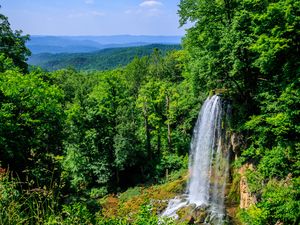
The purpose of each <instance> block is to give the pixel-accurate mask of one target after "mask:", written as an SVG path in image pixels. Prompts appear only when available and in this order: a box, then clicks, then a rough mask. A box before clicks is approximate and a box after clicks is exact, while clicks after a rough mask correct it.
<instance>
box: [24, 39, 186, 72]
mask: <svg viewBox="0 0 300 225" xmlns="http://www.w3.org/2000/svg"><path fill="white" fill-rule="evenodd" d="M154 49H159V50H160V51H161V53H162V54H163V55H165V54H166V52H168V51H172V50H179V49H181V46H180V45H163V44H151V45H147V46H140V47H126V48H109V49H103V50H101V51H97V52H92V53H60V54H49V53H42V54H36V55H32V56H31V57H30V58H29V60H28V63H29V64H30V65H34V66H40V67H42V68H43V69H45V70H48V71H54V70H58V69H62V68H66V67H72V68H75V69H76V70H109V69H114V68H116V67H118V66H121V67H122V66H125V65H127V64H128V63H129V62H131V61H132V60H133V59H134V58H135V57H142V56H148V55H150V54H151V53H152V52H153V50H154Z"/></svg>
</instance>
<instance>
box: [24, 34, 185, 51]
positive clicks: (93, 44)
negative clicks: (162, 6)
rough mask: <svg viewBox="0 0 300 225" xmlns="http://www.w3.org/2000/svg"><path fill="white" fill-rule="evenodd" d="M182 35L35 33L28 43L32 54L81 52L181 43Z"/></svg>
mask: <svg viewBox="0 0 300 225" xmlns="http://www.w3.org/2000/svg"><path fill="white" fill-rule="evenodd" d="M180 42H181V36H147V35H141V36H138V35H137V36H135V35H113V36H39V35H33V36H31V37H30V41H28V43H27V47H28V48H29V49H30V50H31V52H32V54H39V53H81V52H93V51H98V50H101V49H106V48H120V47H133V46H143V45H149V44H180Z"/></svg>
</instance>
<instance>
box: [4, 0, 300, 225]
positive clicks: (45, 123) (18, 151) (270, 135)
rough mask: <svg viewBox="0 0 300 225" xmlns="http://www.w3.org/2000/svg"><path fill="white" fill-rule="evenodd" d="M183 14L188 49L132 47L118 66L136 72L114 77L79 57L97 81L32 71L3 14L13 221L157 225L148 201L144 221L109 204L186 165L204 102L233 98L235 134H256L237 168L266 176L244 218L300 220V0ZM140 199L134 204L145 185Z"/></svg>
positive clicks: (231, 4) (202, 1) (119, 71)
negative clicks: (114, 196)
mask: <svg viewBox="0 0 300 225" xmlns="http://www.w3.org/2000/svg"><path fill="white" fill-rule="evenodd" d="M179 7H180V9H179V14H180V18H181V19H180V22H181V24H182V25H183V24H185V23H187V22H188V21H191V22H192V27H191V28H189V29H188V30H187V35H186V37H185V38H184V41H183V45H184V50H180V51H173V52H168V53H165V50H168V47H166V49H164V50H163V51H162V52H161V51H159V50H158V49H156V50H154V51H153V52H152V54H151V55H150V56H145V57H140V58H138V57H136V58H134V59H133V60H132V58H131V53H129V52H130V51H136V50H138V49H139V50H138V51H140V50H141V48H136V49H135V50H132V49H123V50H124V51H125V52H124V55H125V58H124V61H123V59H122V60H121V61H119V59H118V58H115V57H116V55H113V54H112V58H113V59H114V60H115V61H114V63H113V65H114V66H115V65H116V62H117V64H119V65H122V66H124V67H122V68H116V69H114V70H106V71H91V70H92V69H97V68H98V67H95V66H94V65H92V64H91V63H87V64H84V65H86V66H88V67H85V66H84V67H76V66H80V65H83V64H80V63H82V62H83V61H84V60H82V59H78V58H76V57H77V56H76V57H75V58H72V57H70V58H69V59H70V60H71V61H66V62H64V61H63V64H62V66H64V67H65V66H67V65H68V66H69V65H73V66H74V64H73V63H76V66H74V67H75V68H77V69H80V70H86V69H87V70H90V71H81V72H78V71H76V70H74V69H62V70H57V71H54V72H45V71H43V70H41V69H33V70H32V71H31V72H30V73H27V74H25V73H24V71H25V72H26V64H24V63H25V58H26V55H27V54H28V51H27V49H26V48H25V47H24V41H25V39H26V38H25V37H22V36H20V33H14V32H13V31H11V30H10V28H9V24H8V22H7V19H6V18H5V17H1V18H3V19H2V21H5V23H2V25H1V32H2V33H1V38H3V37H5V35H4V33H5V32H6V31H3V30H5V29H6V30H8V34H9V36H10V38H12V40H13V41H12V42H9V43H13V44H12V45H11V46H10V45H7V47H6V48H7V49H11V51H1V54H0V166H1V167H0V206H1V207H0V218H1V221H0V222H1V223H4V224H16V223H29V224H30V223H31V224H32V223H36V224H39V223H41V224H42V223H44V224H90V223H92V224H128V223H131V224H157V223H158V219H157V217H156V216H155V215H153V211H152V210H151V209H150V208H151V207H150V203H149V202H147V203H146V204H144V205H142V207H141V209H140V212H139V213H138V214H136V215H135V216H133V217H130V215H128V218H119V217H116V218H113V217H111V218H108V219H107V218H106V217H105V216H104V215H102V213H103V212H104V211H103V209H102V208H101V207H102V205H101V203H99V201H98V200H99V199H100V198H102V197H104V196H106V195H107V194H111V193H118V192H120V191H122V190H125V189H127V188H128V187H133V186H135V185H137V184H151V183H156V182H162V181H164V178H165V177H168V175H169V174H170V173H172V172H174V171H177V170H179V169H181V168H185V167H186V155H187V153H188V149H189V142H190V138H191V133H192V126H193V123H194V121H195V118H196V116H197V113H198V110H199V108H200V103H201V102H202V101H203V100H204V98H205V96H207V94H208V93H209V92H218V93H220V92H221V93H222V95H223V96H224V98H228V99H230V100H231V102H232V106H233V107H232V108H233V110H232V113H233V115H232V119H231V129H232V130H231V131H230V132H235V133H238V134H239V135H241V136H243V137H244V144H243V146H242V147H243V148H242V149H240V152H235V154H237V157H238V162H236V163H235V165H239V166H241V165H243V164H246V163H248V164H251V165H252V166H253V170H249V171H247V172H246V176H247V181H248V184H249V189H250V192H251V194H252V195H255V197H256V199H257V203H256V204H253V205H252V206H250V207H249V208H248V209H245V210H240V212H239V213H238V217H239V219H240V220H241V221H242V222H243V223H244V224H249V225H250V224H255V225H265V224H270V225H271V224H299V222H300V221H299V218H300V213H299V209H300V205H299V196H300V192H299V190H300V188H299V185H300V180H299V172H300V168H299V167H300V164H299V162H300V160H299V158H300V155H299V152H300V144H299V137H300V127H299V124H300V115H299V114H300V91H299V90H300V76H299V75H300V64H299V63H300V60H299V55H300V52H299V51H300V46H299V44H300V42H299V40H300V37H299V36H300V33H299V30H300V29H299V28H300V3H299V1H296V0H276V1H259V0H258V1H256V0H240V1H233V0H224V1H219V0H218V1H208V0H182V1H181V3H180V6H179ZM3 32H4V33H3ZM5 34H6V33H5ZM1 40H5V39H1ZM18 45H20V46H21V47H20V48H19V47H18V48H17V49H18V50H19V51H20V52H16V51H15V50H16V48H15V47H16V46H18ZM150 49H152V48H151V47H148V48H147V51H146V52H148V53H149V50H150ZM108 51H112V50H108ZM116 51H117V52H118V51H120V50H116ZM151 51H152V50H151ZM8 52H9V53H11V52H12V53H16V54H8ZM17 53H18V54H17ZM148 53H147V55H148ZM118 54H120V52H118ZM134 54H135V55H136V54H137V53H136V52H135V53H134ZM137 55H139V54H137ZM86 56H87V55H86ZM24 57H25V58H24ZM55 57H57V56H55ZM80 57H83V56H82V55H80ZM89 57H92V56H88V58H89ZM101 57H102V56H101ZM101 57H100V58H101ZM118 57H119V56H118ZM67 58H68V57H67ZM96 58H97V57H96ZM69 59H68V60H69ZM75 59H76V60H77V59H78V60H79V61H78V60H77V61H76V60H75ZM58 60H60V59H58ZM88 60H91V58H89V59H88ZM93 60H94V59H93ZM95 61H97V60H95ZM20 62H21V63H20ZM128 62H130V63H129V64H128V65H126V66H125V64H127V63H128ZM57 63H58V62H55V65H56V64H57ZM24 65H25V66H24ZM105 66H107V67H105V68H102V67H101V69H108V68H111V67H110V66H112V64H110V62H108V61H106V62H105ZM237 177H238V176H237ZM17 178H18V181H17V180H16V179H17ZM235 183H237V181H235ZM129 190H131V191H128V192H126V194H123V195H121V196H120V199H121V200H122V201H125V200H126V199H128V198H131V197H132V196H135V195H139V194H140V190H141V189H139V188H135V189H129ZM100 202H101V201H100ZM39 209H41V210H39ZM112 210H113V209H112ZM129 217H130V218H129ZM171 223H172V222H171Z"/></svg>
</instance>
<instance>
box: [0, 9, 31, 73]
mask: <svg viewBox="0 0 300 225" xmlns="http://www.w3.org/2000/svg"><path fill="white" fill-rule="evenodd" d="M0 7H1V6H0ZM28 40H29V36H28V35H25V36H23V35H22V31H13V30H12V29H11V28H10V24H9V22H8V18H7V17H6V16H4V15H3V14H0V54H3V55H4V57H5V58H10V59H12V60H13V63H14V65H15V66H17V67H19V68H20V69H21V71H23V72H27V71H28V65H27V63H26V60H27V57H28V56H30V54H31V53H30V51H29V49H28V48H27V47H26V46H25V42H26V41H28ZM0 63H1V62H0ZM0 68H1V66H0ZM2 71H3V70H2ZM0 72H1V70H0Z"/></svg>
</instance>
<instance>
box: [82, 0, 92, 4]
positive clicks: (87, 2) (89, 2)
mask: <svg viewBox="0 0 300 225" xmlns="http://www.w3.org/2000/svg"><path fill="white" fill-rule="evenodd" d="M84 2H85V3H86V4H94V0H85V1H84Z"/></svg>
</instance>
